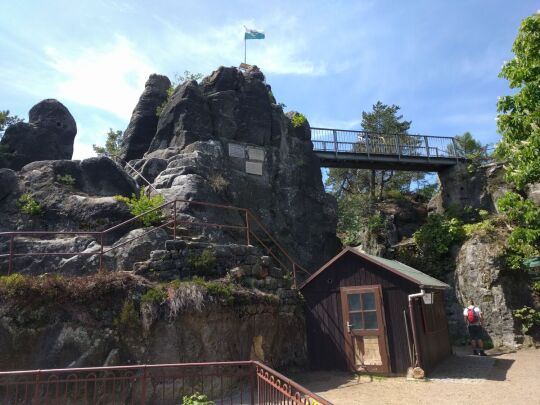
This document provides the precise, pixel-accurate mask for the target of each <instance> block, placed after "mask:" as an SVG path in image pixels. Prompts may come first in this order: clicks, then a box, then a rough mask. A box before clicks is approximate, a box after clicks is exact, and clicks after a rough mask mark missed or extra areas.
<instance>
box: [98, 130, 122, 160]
mask: <svg viewBox="0 0 540 405" xmlns="http://www.w3.org/2000/svg"><path fill="white" fill-rule="evenodd" d="M121 145H122V131H113V129H112V128H109V132H108V133H107V140H106V141H105V146H98V145H92V148H93V149H94V152H96V153H97V155H98V156H107V157H110V158H112V157H116V156H118V154H119V153H120V147H121Z"/></svg>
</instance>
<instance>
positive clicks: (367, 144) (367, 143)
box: [366, 132, 370, 159]
mask: <svg viewBox="0 0 540 405" xmlns="http://www.w3.org/2000/svg"><path fill="white" fill-rule="evenodd" d="M366 152H367V157H368V159H369V152H370V146H369V133H368V132H366Z"/></svg>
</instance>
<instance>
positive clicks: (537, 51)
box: [496, 13, 540, 189]
mask: <svg viewBox="0 0 540 405" xmlns="http://www.w3.org/2000/svg"><path fill="white" fill-rule="evenodd" d="M512 51H513V52H514V58H513V59H512V60H510V61H509V62H507V63H505V64H504V65H503V67H502V70H501V72H500V74H499V77H501V78H504V79H507V80H508V83H509V85H510V88H511V89H516V92H515V93H514V94H513V95H510V96H503V97H500V98H499V101H498V103H497V110H498V112H499V115H498V116H497V126H498V130H499V132H500V133H501V135H502V140H501V142H500V143H499V144H498V146H497V150H496V152H497V155H498V156H500V157H501V158H502V159H503V160H505V162H506V169H507V170H506V175H507V179H508V180H510V181H512V182H513V183H514V184H515V185H516V186H517V187H518V188H519V189H523V188H524V187H525V186H526V185H527V184H529V183H534V182H538V181H540V154H539V153H538V151H539V150H540V13H537V14H535V15H532V16H530V17H527V18H525V19H524V20H523V21H522V22H521V27H520V29H519V32H518V35H517V37H516V39H515V41H514V44H513V46H512Z"/></svg>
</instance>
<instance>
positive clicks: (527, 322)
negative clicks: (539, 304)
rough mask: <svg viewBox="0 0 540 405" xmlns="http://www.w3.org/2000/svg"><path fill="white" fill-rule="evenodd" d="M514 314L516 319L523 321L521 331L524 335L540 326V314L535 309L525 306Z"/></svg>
mask: <svg viewBox="0 0 540 405" xmlns="http://www.w3.org/2000/svg"><path fill="white" fill-rule="evenodd" d="M513 313H514V318H516V319H519V320H520V321H521V331H522V332H523V333H527V332H529V331H530V330H531V329H532V328H534V327H535V326H540V312H539V311H536V310H535V309H534V308H531V307H528V306H524V307H523V308H520V309H516V310H515V311H514V312H513Z"/></svg>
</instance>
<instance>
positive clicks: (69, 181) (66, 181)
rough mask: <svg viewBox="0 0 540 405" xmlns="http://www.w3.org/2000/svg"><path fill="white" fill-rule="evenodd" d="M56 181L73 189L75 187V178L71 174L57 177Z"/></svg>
mask: <svg viewBox="0 0 540 405" xmlns="http://www.w3.org/2000/svg"><path fill="white" fill-rule="evenodd" d="M56 181H57V182H59V183H61V184H63V185H64V186H67V187H73V186H74V185H75V178H74V177H73V176H72V175H70V174H65V175H63V176H56Z"/></svg>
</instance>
